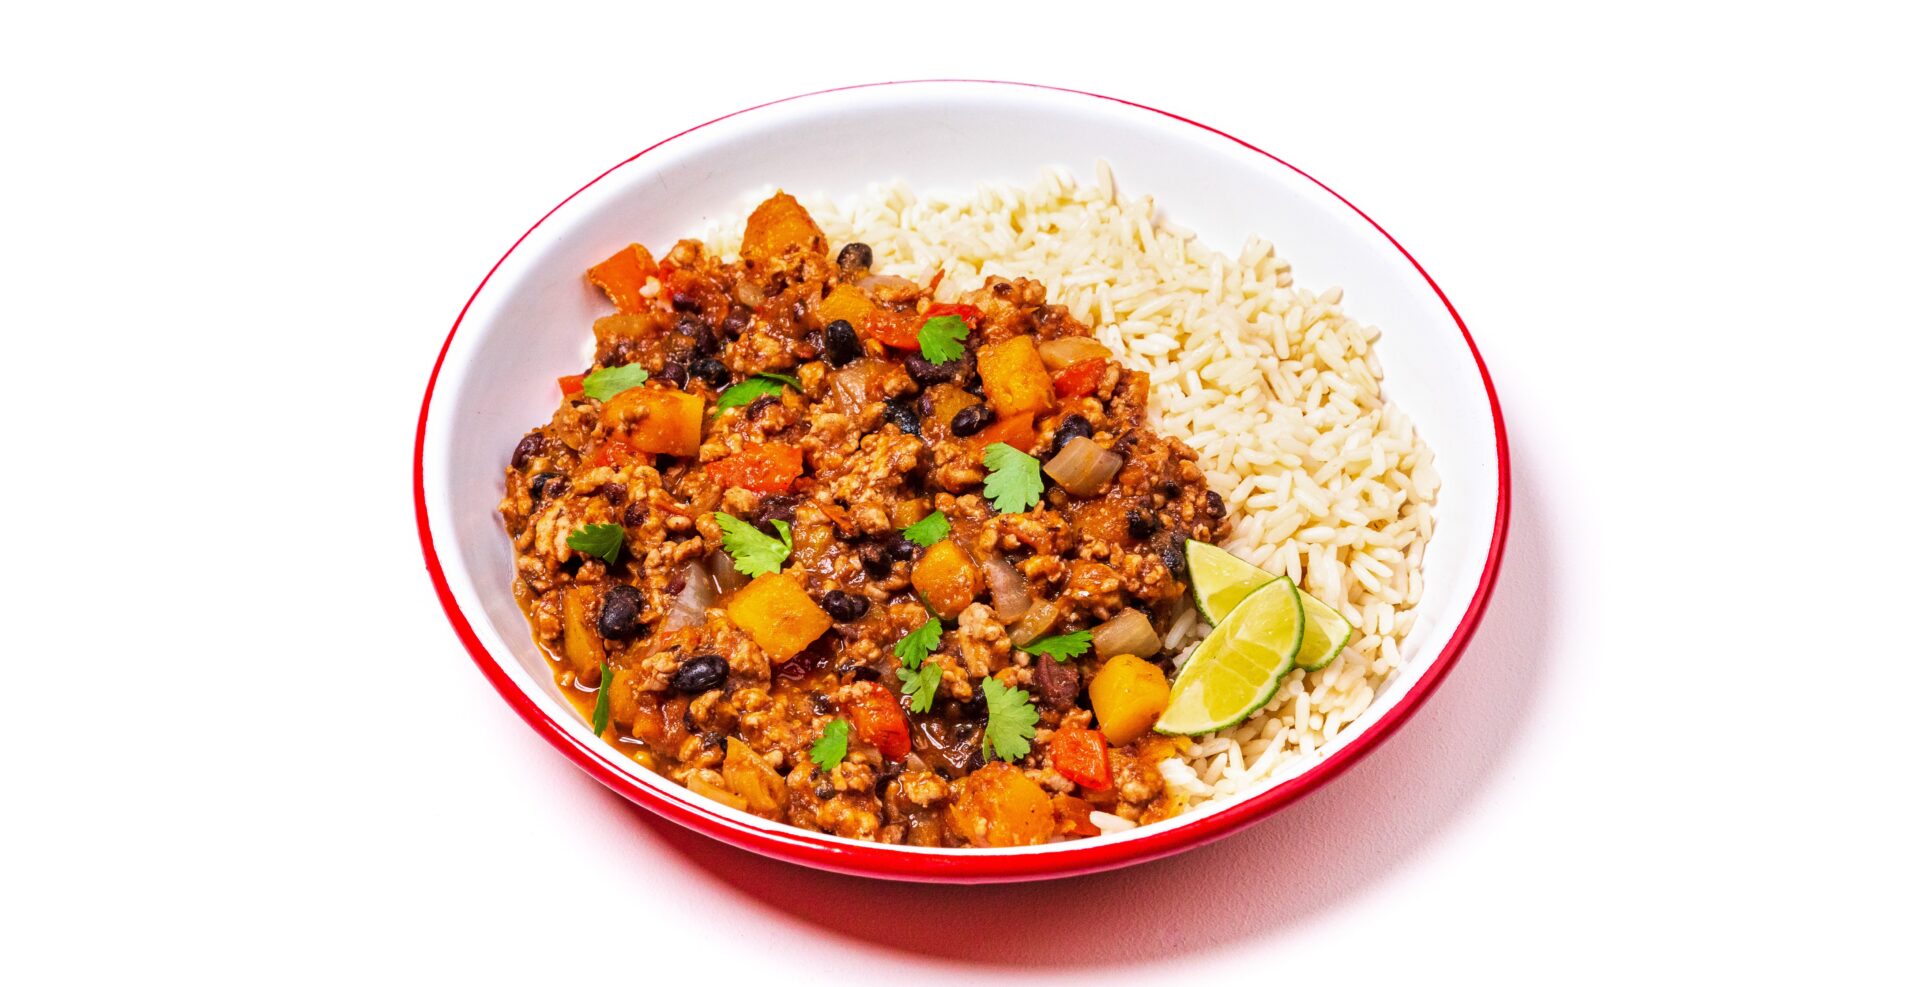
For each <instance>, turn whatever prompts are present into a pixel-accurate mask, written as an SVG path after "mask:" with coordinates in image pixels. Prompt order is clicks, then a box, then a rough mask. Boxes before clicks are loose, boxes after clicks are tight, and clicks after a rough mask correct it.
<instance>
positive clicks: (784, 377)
mask: <svg viewBox="0 0 1920 987" xmlns="http://www.w3.org/2000/svg"><path fill="white" fill-rule="evenodd" d="M754 376H755V377H765V378H766V379H768V380H777V381H779V382H780V383H782V384H785V385H787V386H788V387H791V388H793V389H794V390H796V391H800V390H805V388H803V387H801V386H800V378H798V377H795V376H793V375H791V374H776V373H774V372H773V371H771V370H763V371H761V372H759V373H757V374H754Z"/></svg>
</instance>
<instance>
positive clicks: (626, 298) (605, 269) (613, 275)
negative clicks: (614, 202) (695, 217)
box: [587, 243, 659, 312]
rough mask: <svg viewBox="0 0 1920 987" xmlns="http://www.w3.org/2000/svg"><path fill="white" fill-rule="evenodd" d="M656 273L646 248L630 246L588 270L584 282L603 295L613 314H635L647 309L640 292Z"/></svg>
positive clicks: (656, 269) (650, 255)
mask: <svg viewBox="0 0 1920 987" xmlns="http://www.w3.org/2000/svg"><path fill="white" fill-rule="evenodd" d="M658 270H659V269H658V268H657V267H655V265H654V263H653V255H652V254H650V253H647V248H645V247H642V246H641V245H639V244H637V243H634V244H629V245H627V246H625V247H622V248H620V250H619V251H618V252H617V253H615V254H614V255H613V256H612V257H609V258H607V259H606V260H603V261H601V262H600V263H598V264H595V265H593V266H592V267H590V268H588V269H587V280H588V281H589V282H592V284H593V286H594V287H596V288H599V289H600V290H601V291H604V292H606V293H607V300H608V301H611V302H613V307H614V308H615V309H616V310H618V311H621V312H638V311H641V310H643V309H645V308H646V307H647V300H646V299H645V298H642V297H641V296H640V289H641V288H644V287H646V284H647V279H648V278H650V277H653V276H654V274H655V272H656V271H658Z"/></svg>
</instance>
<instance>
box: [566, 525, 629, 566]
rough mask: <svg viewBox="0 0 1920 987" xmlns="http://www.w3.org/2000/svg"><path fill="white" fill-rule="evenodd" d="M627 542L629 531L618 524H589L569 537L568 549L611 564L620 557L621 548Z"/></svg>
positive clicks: (576, 529)
mask: <svg viewBox="0 0 1920 987" xmlns="http://www.w3.org/2000/svg"><path fill="white" fill-rule="evenodd" d="M626 540H627V529H625V528H622V527H620V526H619V525H617V524H589V525H586V526H585V527H580V528H575V529H574V530H573V532H572V533H571V534H569V535H567V547H568V548H571V549H573V550H574V551H576V552H579V553H581V554H583V555H593V556H597V557H599V558H601V559H604V560H605V561H606V562H608V563H609V564H611V563H612V562H613V560H614V559H617V558H619V557H620V546H621V545H623V544H625V543H626Z"/></svg>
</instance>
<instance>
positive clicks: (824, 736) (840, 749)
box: [807, 718, 847, 771]
mask: <svg viewBox="0 0 1920 987" xmlns="http://www.w3.org/2000/svg"><path fill="white" fill-rule="evenodd" d="M846 757H847V721H845V720H842V719H837V718H836V719H835V720H834V721H833V722H831V723H829V724H827V728H826V729H825V730H822V731H820V739H819V740H816V741H814V742H813V746H812V747H811V748H808V750H807V758H808V760H811V761H812V762H813V763H815V764H817V765H819V766H820V770H822V771H832V770H833V769H834V768H836V767H838V766H839V765H840V762H841V761H843V760H846Z"/></svg>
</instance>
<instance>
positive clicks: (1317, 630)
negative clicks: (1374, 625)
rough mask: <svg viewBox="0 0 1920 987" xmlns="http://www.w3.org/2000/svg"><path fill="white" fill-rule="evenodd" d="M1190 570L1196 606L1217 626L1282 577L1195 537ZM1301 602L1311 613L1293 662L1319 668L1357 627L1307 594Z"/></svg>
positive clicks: (1190, 544)
mask: <svg viewBox="0 0 1920 987" xmlns="http://www.w3.org/2000/svg"><path fill="white" fill-rule="evenodd" d="M1187 571H1188V573H1189V576H1188V578H1190V579H1192V580H1193V603H1194V606H1196V607H1199V608H1200V617H1201V619H1203V620H1205V621H1206V622H1207V623H1209V624H1212V625H1214V626H1215V627H1218V626H1220V619H1221V618H1222V617H1225V616H1226V615H1227V614H1229V613H1232V612H1233V608H1234V607H1236V606H1238V605H1239V604H1240V601H1241V600H1244V599H1246V598H1247V597H1248V596H1249V595H1250V594H1252V593H1253V591H1254V590H1257V589H1259V588H1260V587H1262V586H1265V585H1266V584H1268V583H1270V582H1273V581H1274V580H1275V579H1278V578H1280V577H1278V576H1275V575H1274V574H1272V573H1270V572H1268V571H1267V570H1265V569H1262V568H1260V567H1259V566H1257V565H1254V564H1253V563H1251V562H1248V561H1246V560H1244V559H1242V558H1240V557H1239V556H1237V555H1234V554H1233V553H1232V552H1229V551H1227V550H1226V549H1224V548H1220V547H1219V546H1216V545H1209V544H1207V543H1206V542H1203V541H1194V540H1193V539H1191V538H1190V539H1188V540H1187ZM1300 605H1301V606H1302V607H1304V608H1305V609H1306V612H1307V630H1306V636H1305V638H1304V639H1303V640H1302V641H1301V642H1300V654H1299V655H1297V656H1295V657H1294V664H1295V665H1298V666H1299V667H1301V668H1304V669H1306V670H1307V671H1309V672H1317V671H1319V670H1320V669H1322V668H1325V667H1327V663H1328V662H1331V661H1333V656H1334V655H1337V654H1339V653H1340V649H1341V648H1344V647H1346V646H1347V641H1348V640H1350V639H1351V638H1352V637H1353V625H1352V624H1349V623H1347V620H1346V618H1345V617H1342V616H1340V613H1339V611H1336V610H1335V609H1333V608H1332V607H1330V606H1327V605H1326V604H1324V603H1321V602H1320V601H1319V600H1316V599H1314V598H1313V597H1312V596H1310V595H1308V594H1306V593H1301V594H1300Z"/></svg>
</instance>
